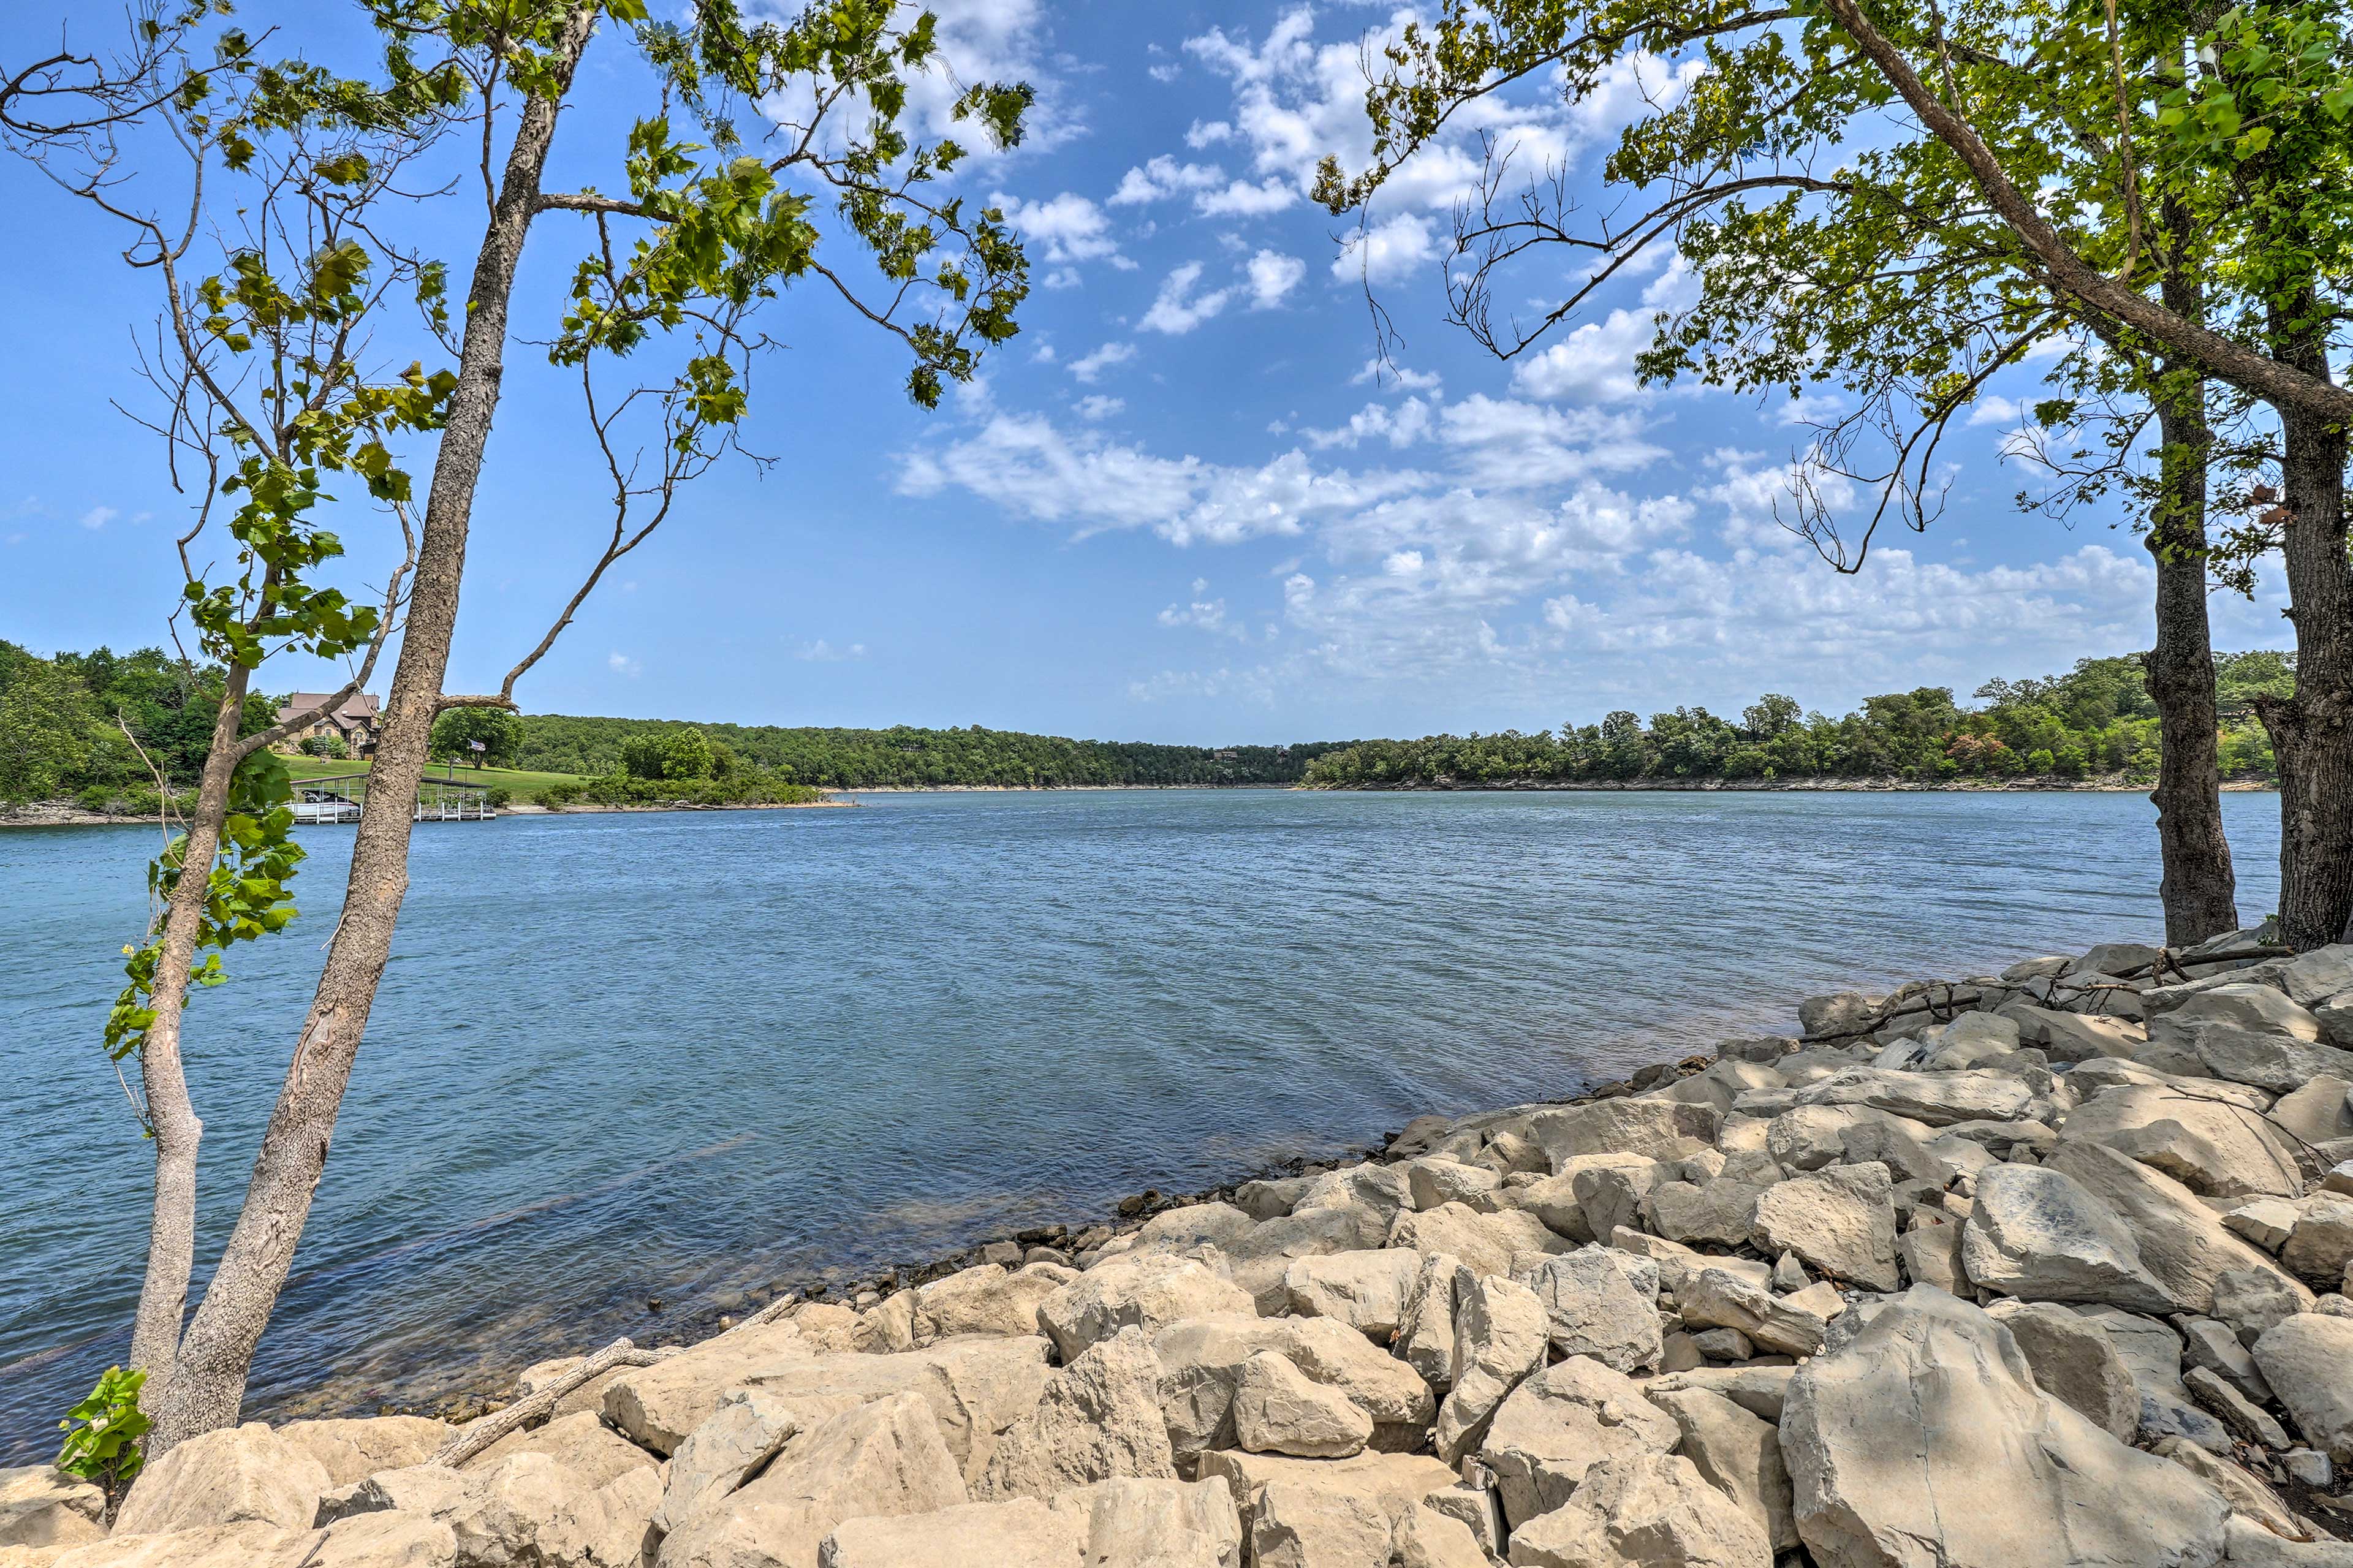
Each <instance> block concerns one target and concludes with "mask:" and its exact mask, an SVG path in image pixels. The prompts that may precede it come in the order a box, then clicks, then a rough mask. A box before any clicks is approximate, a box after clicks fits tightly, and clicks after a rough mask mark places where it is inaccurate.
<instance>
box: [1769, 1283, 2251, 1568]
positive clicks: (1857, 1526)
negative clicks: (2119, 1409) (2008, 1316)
mask: <svg viewBox="0 0 2353 1568" xmlns="http://www.w3.org/2000/svg"><path fill="white" fill-rule="evenodd" d="M1781 1448H1782V1457H1783V1459H1784V1462H1785V1463H1787V1465H1788V1469H1789V1478H1790V1481H1791V1483H1792V1489H1793V1492H1794V1494H1795V1498H1796V1510H1797V1519H1798V1530H1799V1534H1800V1535H1801V1536H1802V1537H1803V1538H1804V1540H1805V1543H1806V1548H1807V1550H1808V1551H1809V1552H1810V1553H1811V1555H1812V1557H1813V1559H1814V1561H1815V1562H1816V1563H1819V1564H1820V1565H1821V1568H1863V1565H1874V1568H1876V1565H1884V1568H1910V1565H1913V1564H1921V1563H1936V1564H1938V1565H1939V1568H1980V1565H1981V1568H2080V1565H2084V1564H2115V1565H2116V1568H2122V1565H2124V1564H2127V1563H2130V1564H2138V1565H2145V1568H2192V1565H2196V1568H2206V1565H2209V1564H2212V1563H2215V1562H2216V1561H2217V1560H2218V1559H2219V1558H2220V1556H2221V1546H2222V1527H2223V1521H2224V1520H2225V1519H2226V1518H2228V1516H2229V1511H2230V1510H2229V1507H2228V1505H2227V1504H2226V1503H2225V1502H2224V1501H2223V1500H2222V1499H2221V1496H2220V1495H2219V1494H2218V1493H2216V1492H2215V1491H2214V1490H2213V1489H2212V1488H2211V1487H2209V1486H2207V1485H2206V1484H2205V1483H2204V1482H2202V1481H2200V1480H2199V1479H2196V1478H2195V1477H2192V1476H2190V1475H2189V1474H2188V1473H2186V1472H2185V1471H2183V1470H2181V1469H2180V1468H2179V1467H2177V1466H2173V1465H2170V1464H2168V1463H2167V1462H2166V1461H2165V1460H2162V1459H2158V1458H2152V1457H2150V1456H2148V1455H2146V1454H2142V1453H2140V1452H2138V1451H2137V1450H2135V1449H2132V1448H2129V1447H2125V1446H2124V1445H2123V1444H2121V1443H2119V1442H2117V1441H2116V1439H2115V1438H2114V1437H2112V1436H2109V1435H2108V1434H2107V1433H2106V1432H2105V1431H2104V1430H2102V1429H2101V1428H2100V1427H2098V1426H2094V1425H2093V1424H2092V1423H2091V1422H2090V1421H2088V1420H2086V1419H2085V1418H2084V1417H2083V1416H2082V1415H2078V1414H2077V1413H2076V1412H2075V1411H2074V1410H2073V1409H2071V1408H2070V1407H2069V1406H2067V1405H2064V1404H2063V1403H2061V1402H2060V1401H2058V1400H2056V1399H2053V1398H2052V1397H2051V1396H2049V1395H2048V1394H2044V1393H2043V1392H2042V1390H2040V1389H2039V1388H2037V1387H2036V1385H2035V1382H2034V1377H2033V1373H2031V1370H2030V1369H2029V1367H2028V1365H2027V1363H2026V1359H2025V1357H2024V1355H2023V1354H2022V1353H2021V1352H2020V1350H2019V1347H2018V1343H2017V1341H2016V1340H2015V1338H2014V1337H2012V1336H2011V1334H2010V1331H2008V1330H2006V1329H2004V1328H2003V1327H2002V1326H2001V1325H2000V1323H1998V1322H1996V1321H1994V1320H1993V1319H1992V1318H1990V1317H1989V1316H1987V1315H1986V1314H1985V1313H1984V1312H1981V1311H1979V1310H1978V1309H1976V1308H1975V1307H1972V1306H1969V1305H1967V1304H1966V1303H1963V1302H1960V1301H1957V1300H1954V1299H1953V1298H1951V1297H1950V1296H1947V1295H1946V1294H1945V1293H1944V1292H1942V1291H1940V1290H1935V1289H1925V1288H1922V1287H1917V1286H1915V1287H1914V1288H1913V1289H1911V1290H1909V1291H1906V1292H1905V1294H1904V1295H1902V1296H1900V1297H1897V1298H1894V1299H1893V1300H1890V1301H1889V1302H1888V1303H1887V1304H1886V1305H1884V1306H1883V1308H1882V1309H1881V1310H1879V1311H1878V1312H1877V1313H1876V1314H1875V1315H1873V1317H1872V1319H1871V1321H1869V1322H1868V1323H1867V1324H1865V1325H1864V1327H1863V1328H1862V1331H1860V1332H1859V1333H1857V1334H1856V1335H1855V1336H1854V1338H1853V1339H1852V1342H1849V1343H1848V1344H1847V1346H1846V1347H1845V1348H1844V1349H1843V1350H1841V1351H1839V1352H1836V1353H1834V1354H1831V1355H1826V1356H1820V1357H1818V1358H1816V1359H1815V1360H1813V1361H1811V1362H1810V1363H1807V1364H1806V1365H1804V1366H1803V1367H1800V1368H1799V1371H1798V1373H1797V1375H1796V1377H1795V1378H1794V1379H1793V1381H1792V1383H1791V1384H1790V1389H1789V1396H1788V1407H1787V1408H1786V1410H1785V1411H1784V1413H1783V1415H1782V1418H1781ZM2120 1498H2130V1499H2131V1500H2132V1505H2131V1506H2130V1507H2117V1506H2116V1500H2117V1499H2120ZM1924 1548H1926V1551H1933V1555H1928V1554H1926V1551H1924Z"/></svg>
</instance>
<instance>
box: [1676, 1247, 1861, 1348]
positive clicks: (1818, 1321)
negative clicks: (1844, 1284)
mask: <svg viewBox="0 0 2353 1568" xmlns="http://www.w3.org/2000/svg"><path fill="white" fill-rule="evenodd" d="M1676 1306H1677V1307H1678V1309H1679V1310H1681V1311H1682V1313H1683V1323H1684V1325H1685V1326H1686V1327H1689V1328H1697V1329H1708V1328H1717V1329H1734V1330H1736V1331H1739V1332H1740V1333H1741V1334H1743V1335H1744V1336H1746V1338H1747V1339H1748V1341H1749V1342H1751V1343H1752V1344H1754V1345H1755V1346H1756V1347H1757V1349H1759V1350H1762V1351H1766V1352H1771V1353H1774V1354H1779V1355H1813V1354H1815V1353H1816V1352H1819V1351H1820V1350H1821V1348H1822V1345H1823V1343H1824V1342H1825V1341H1826V1340H1827V1339H1828V1337H1829V1332H1830V1320H1829V1318H1828V1317H1827V1316H1825V1315H1823V1314H1821V1313H1820V1312H1817V1311H1814V1310H1812V1309H1811V1307H1810V1304H1800V1303H1799V1300H1798V1299H1797V1298H1796V1297H1788V1298H1781V1297H1776V1296H1775V1295H1774V1294H1773V1293H1772V1292H1771V1291H1770V1290H1767V1289H1765V1287H1763V1286H1762V1285H1758V1284H1756V1283H1754V1282H1753V1281H1751V1280H1748V1279H1742V1278H1741V1277H1740V1276H1738V1275H1736V1274H1734V1273H1732V1272H1730V1271H1729V1270H1727V1269H1723V1268H1703V1269H1701V1270H1699V1271H1698V1272H1697V1273H1695V1274H1694V1275H1691V1276H1690V1277H1689V1278H1687V1279H1685V1280H1684V1281H1683V1291H1682V1294H1681V1295H1680V1296H1679V1297H1678V1298H1677V1300H1676Z"/></svg>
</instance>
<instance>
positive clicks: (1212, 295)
mask: <svg viewBox="0 0 2353 1568" xmlns="http://www.w3.org/2000/svg"><path fill="white" fill-rule="evenodd" d="M1200 280H1201V264H1200V263H1199V262H1198V261H1188V262H1187V263H1185V265H1183V266H1182V267H1179V268H1176V270H1175V271H1173V272H1171V273H1169V274H1168V276H1167V278H1166V279H1164V280H1162V282H1161V285H1160V293H1159V295H1158V297H1156V298H1155V300H1153V301H1152V309H1150V310H1146V311H1145V313H1144V319H1143V320H1142V321H1138V322H1137V323H1136V326H1137V327H1138V328H1139V329H1140V330H1142V331H1148V332H1166V333H1168V334H1170V335H1171V336H1176V335H1180V334H1182V333H1185V332H1189V331H1192V330H1193V329H1194V328H1195V327H1198V326H1199V325H1200V324H1201V323H1202V322H1204V321H1208V319H1209V318H1210V317H1212V316H1214V315H1216V314H1217V313H1218V312H1219V311H1220V310H1224V309H1225V308H1226V301H1227V300H1229V299H1231V298H1232V297H1233V292H1234V291H1233V290H1232V289H1211V290H1210V291H1209V292H1208V293H1206V294H1198V295H1197V294H1195V293H1194V292H1193V286H1194V285H1195V284H1197V283H1198V282H1199V281H1200Z"/></svg>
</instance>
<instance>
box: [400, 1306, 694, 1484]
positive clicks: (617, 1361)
mask: <svg viewBox="0 0 2353 1568" xmlns="http://www.w3.org/2000/svg"><path fill="white" fill-rule="evenodd" d="M678 1353H679V1352H677V1351H676V1350H674V1349H665V1350H639V1349H638V1347H637V1346H636V1345H635V1344H634V1343H632V1342H630V1341H629V1340H628V1339H627V1338H623V1339H617V1340H615V1341H614V1342H612V1343H611V1344H609V1345H607V1346H606V1347H605V1348H604V1349H603V1350H600V1351H598V1352H596V1354H595V1355H592V1356H590V1357H589V1358H588V1359H587V1360H586V1361H584V1362H582V1363H580V1364H579V1365H578V1366H575V1367H574V1368H573V1369H572V1370H571V1371H570V1372H567V1373H565V1374H564V1375H562V1376H561V1377H558V1378H557V1379H556V1380H555V1381H554V1382H553V1383H551V1384H548V1385H547V1386H546V1387H544V1388H543V1389H540V1390H538V1391H537V1392H536V1393H534V1394H530V1395H529V1396H528V1397H526V1398H522V1399H518V1400H516V1401H515V1402H514V1403H513V1404H512V1405H508V1406H507V1407H506V1408H505V1409H503V1410H498V1411H493V1412H491V1414H490V1415H485V1416H483V1417H482V1418H481V1419H480V1420H479V1421H470V1422H468V1423H467V1424H466V1425H465V1426H464V1427H462V1428H461V1429H459V1432H458V1434H457V1436H453V1437H451V1438H450V1439H449V1440H448V1442H446V1443H444V1444H442V1445H441V1447H439V1448H438V1449H436V1450H435V1451H434V1454H433V1458H432V1459H431V1460H430V1461H429V1462H430V1463H433V1464H436V1465H446V1466H448V1468H451V1469H453V1470H454V1469H456V1468H458V1467H459V1466H460V1465H462V1464H464V1463H465V1462H466V1461H467V1460H469V1459H470V1458H473V1457H474V1456H475V1455H477V1454H479V1453H480V1452H481V1451H482V1450H483V1449H485V1448H487V1447H490V1446H491V1444H493V1443H495V1442H497V1441H498V1440H499V1439H500V1438H501V1437H503V1436H506V1435H507V1434H508V1433H510V1432H517V1431H521V1430H522V1428H523V1427H525V1426H530V1425H531V1424H532V1423H533V1421H536V1420H538V1419H539V1418H540V1417H542V1416H543V1415H549V1414H550V1413H552V1412H553V1411H554V1409H555V1406H556V1404H557V1402H558V1401H560V1400H561V1399H563V1397H564V1396H565V1394H569V1393H571V1392H572V1391H573V1390H574V1389H575V1388H578V1387H579V1386H580V1385H581V1384H584V1383H589V1382H592V1381H594V1380H595V1379H596V1378H600V1377H602V1376H604V1375H605V1374H606V1373H608V1372H610V1371H612V1370H613V1369H614V1368H615V1367H617V1366H651V1365H653V1364H654V1363H656V1362H658V1361H662V1360H665V1359H667V1358H668V1357H670V1356H674V1355H676V1354H678Z"/></svg>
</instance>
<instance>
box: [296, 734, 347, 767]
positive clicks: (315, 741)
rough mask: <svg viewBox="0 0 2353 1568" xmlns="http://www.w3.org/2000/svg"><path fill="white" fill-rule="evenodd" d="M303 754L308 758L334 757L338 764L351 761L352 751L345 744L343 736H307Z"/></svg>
mask: <svg viewBox="0 0 2353 1568" xmlns="http://www.w3.org/2000/svg"><path fill="white" fill-rule="evenodd" d="M302 754H303V755H304V756H306V757H332V758H333V759H335V760H336V761H337V762H346V761H349V760H350V758H351V754H352V749H351V748H350V747H349V746H347V745H345V744H343V737H342V736H341V735H305V736H303V737H302Z"/></svg>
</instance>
